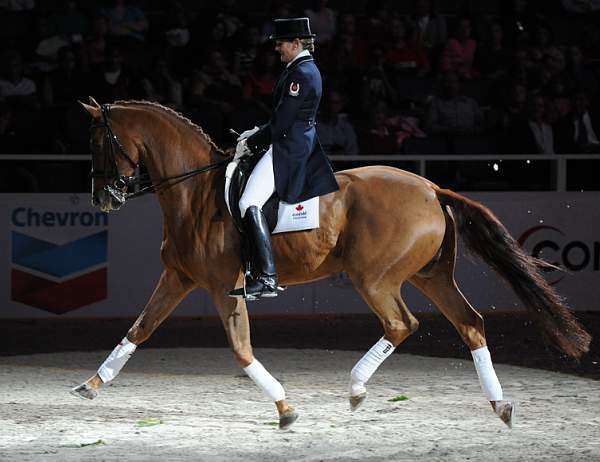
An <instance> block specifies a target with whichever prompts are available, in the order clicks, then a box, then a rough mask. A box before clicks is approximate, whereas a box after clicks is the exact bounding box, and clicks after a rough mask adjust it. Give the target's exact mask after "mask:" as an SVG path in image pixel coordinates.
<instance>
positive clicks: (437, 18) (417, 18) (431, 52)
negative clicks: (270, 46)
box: [411, 0, 448, 63]
mask: <svg viewBox="0 0 600 462" xmlns="http://www.w3.org/2000/svg"><path fill="white" fill-rule="evenodd" d="M413 11H414V12H413V15H412V17H411V22H412V27H413V29H414V30H415V34H414V41H415V43H416V44H417V45H419V46H421V47H423V48H424V49H425V51H426V53H427V55H428V58H429V61H430V62H434V63H436V62H438V61H439V56H440V52H441V50H442V48H443V47H444V45H445V44H446V41H447V40H448V26H447V24H446V18H444V16H442V15H439V14H436V13H435V11H434V8H433V2H432V1H431V0H416V1H415V3H414V8H413Z"/></svg>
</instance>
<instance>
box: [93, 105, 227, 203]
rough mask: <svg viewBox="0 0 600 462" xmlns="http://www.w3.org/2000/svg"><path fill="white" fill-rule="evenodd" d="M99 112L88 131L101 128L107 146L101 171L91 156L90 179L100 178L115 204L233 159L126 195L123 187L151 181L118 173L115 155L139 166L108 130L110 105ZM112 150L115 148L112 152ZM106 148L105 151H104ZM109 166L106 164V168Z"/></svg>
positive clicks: (172, 183)
mask: <svg viewBox="0 0 600 462" xmlns="http://www.w3.org/2000/svg"><path fill="white" fill-rule="evenodd" d="M101 110H102V123H98V124H93V125H91V126H90V130H91V129H94V128H103V129H104V130H105V133H104V139H105V145H106V144H107V145H108V150H107V151H105V156H104V169H103V170H100V171H98V170H97V169H96V167H95V165H94V156H93V155H92V172H91V175H92V179H93V178H103V179H104V182H105V183H106V185H105V186H104V188H105V189H106V190H107V192H108V193H109V194H110V195H111V196H113V197H115V198H116V199H117V200H118V201H119V202H121V203H125V201H127V200H129V199H134V198H136V197H140V196H143V195H144V194H148V193H151V192H155V193H159V192H161V191H164V190H165V189H168V188H170V187H171V186H174V185H176V184H178V183H181V182H182V181H185V180H187V179H189V178H191V177H193V176H196V175H198V174H200V173H205V172H208V171H210V170H216V169H218V168H221V167H223V166H224V165H226V164H228V163H229V162H230V161H231V160H232V159H233V157H227V158H225V159H223V160H221V161H219V162H215V163H214V164H209V165H206V166H204V167H200V168H197V169H194V170H190V171H189V172H184V173H180V174H178V175H173V176H169V177H164V178H161V179H160V180H159V181H158V182H157V183H156V184H154V183H153V184H150V185H148V186H145V187H143V188H142V189H140V190H139V191H136V192H133V193H128V192H125V191H124V189H125V188H130V187H135V186H139V185H140V184H141V183H142V182H144V181H148V180H150V181H152V179H151V178H150V175H148V174H143V175H139V174H138V175H134V176H126V175H120V174H119V167H118V165H117V159H116V154H118V155H120V156H121V157H123V158H125V159H126V160H127V161H128V162H129V164H130V165H131V166H132V167H133V168H134V169H137V168H138V167H139V163H136V162H134V161H133V160H132V158H131V156H130V155H129V154H128V153H127V151H126V150H125V148H124V147H123V145H122V144H121V142H120V141H119V139H118V138H117V135H115V134H114V132H113V130H112V127H111V126H110V121H109V116H110V104H103V105H102V107H101ZM115 147H116V149H115ZM105 149H106V148H105ZM109 163H110V165H109ZM111 174H112V175H114V181H113V182H112V186H111V185H110V184H109V180H110V179H111V178H110V177H109V175H111Z"/></svg>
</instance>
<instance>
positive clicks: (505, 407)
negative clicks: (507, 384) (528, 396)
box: [495, 401, 516, 428]
mask: <svg viewBox="0 0 600 462" xmlns="http://www.w3.org/2000/svg"><path fill="white" fill-rule="evenodd" d="M495 412H496V415H497V416H498V417H500V420H502V422H504V423H505V424H506V425H508V428H513V424H514V423H515V416H516V405H515V403H513V402H511V401H498V402H497V403H496V410H495Z"/></svg>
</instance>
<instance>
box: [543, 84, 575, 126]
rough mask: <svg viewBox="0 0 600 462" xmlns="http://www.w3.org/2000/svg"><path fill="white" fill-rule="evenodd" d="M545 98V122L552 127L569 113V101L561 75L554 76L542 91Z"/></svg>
mask: <svg viewBox="0 0 600 462" xmlns="http://www.w3.org/2000/svg"><path fill="white" fill-rule="evenodd" d="M543 94H544V96H545V98H546V122H548V123H549V124H550V125H554V124H555V123H556V122H558V121H559V120H560V119H562V118H563V117H565V116H566V115H567V114H569V113H570V112H571V99H570V97H569V94H568V93H567V84H566V82H565V78H564V76H563V75H557V76H555V77H554V78H553V79H552V80H551V81H550V82H549V83H548V84H547V85H546V88H545V89H544V92H543Z"/></svg>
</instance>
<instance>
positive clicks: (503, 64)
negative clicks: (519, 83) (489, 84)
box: [475, 21, 511, 79]
mask: <svg viewBox="0 0 600 462" xmlns="http://www.w3.org/2000/svg"><path fill="white" fill-rule="evenodd" d="M510 60H511V55H510V51H509V50H508V49H507V48H506V46H505V43H504V29H503V28H502V24H500V22H497V21H494V22H492V23H491V24H490V26H489V30H488V37H487V39H486V40H485V41H484V43H483V45H482V46H481V47H479V48H478V49H477V54H476V55H475V62H476V64H477V69H478V70H479V71H480V72H481V74H482V75H483V76H484V77H486V78H488V79H497V78H499V77H500V76H502V75H504V74H505V73H506V71H507V70H508V68H509V67H510Z"/></svg>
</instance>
